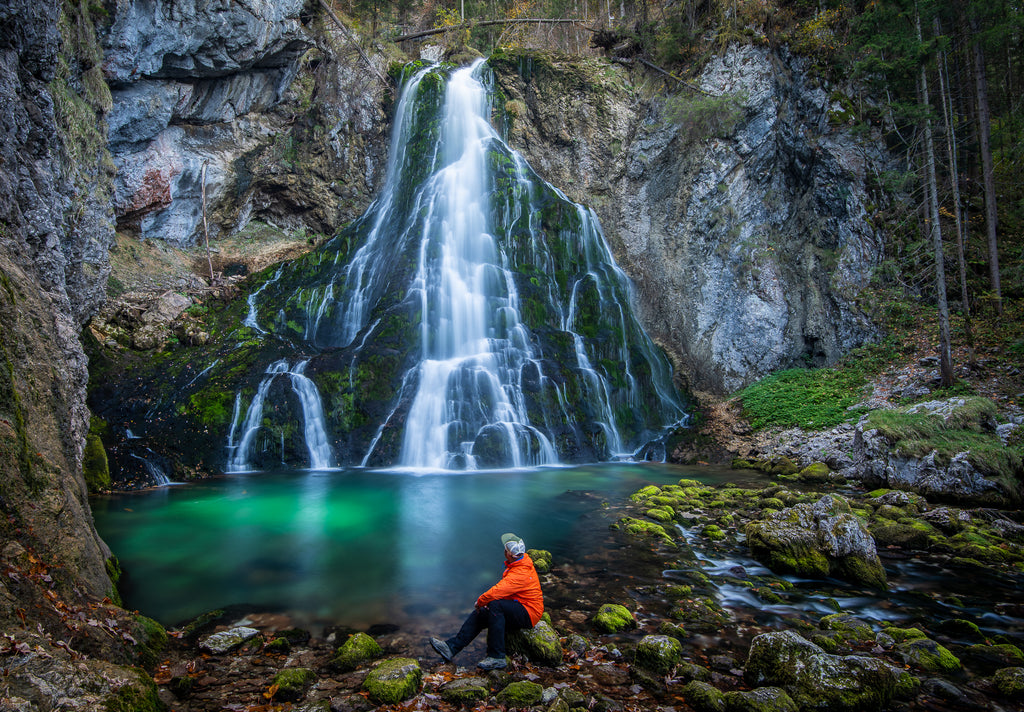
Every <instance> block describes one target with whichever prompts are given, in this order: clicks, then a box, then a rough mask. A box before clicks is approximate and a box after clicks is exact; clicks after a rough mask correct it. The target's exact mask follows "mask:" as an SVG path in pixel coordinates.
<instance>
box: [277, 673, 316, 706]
mask: <svg viewBox="0 0 1024 712" xmlns="http://www.w3.org/2000/svg"><path fill="white" fill-rule="evenodd" d="M315 681H316V673H315V672H313V671H312V670H310V669H309V668H286V669H284V670H281V671H280V672H278V673H277V674H276V675H274V679H273V681H272V682H271V685H276V686H277V693H276V694H275V695H274V697H275V698H276V699H278V700H280V701H282V702H296V701H298V700H301V699H302V698H303V697H305V695H306V692H307V691H308V690H309V688H310V686H311V685H312V684H313V683H314V682H315Z"/></svg>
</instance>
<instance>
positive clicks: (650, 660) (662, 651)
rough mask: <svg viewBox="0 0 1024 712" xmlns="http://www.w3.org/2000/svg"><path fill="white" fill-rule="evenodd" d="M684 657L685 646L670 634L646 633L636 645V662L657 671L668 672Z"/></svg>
mask: <svg viewBox="0 0 1024 712" xmlns="http://www.w3.org/2000/svg"><path fill="white" fill-rule="evenodd" d="M682 659H683V646H682V644H680V642H679V640H678V639H677V638H674V637H670V636H668V635H645V636H644V637H643V639H641V640H640V642H639V643H638V644H637V646H636V664H637V665H638V666H640V667H642V668H645V669H647V670H650V671H652V672H656V673H667V672H669V671H670V670H671V669H672V668H673V667H675V666H676V665H678V664H679V663H680V661H682Z"/></svg>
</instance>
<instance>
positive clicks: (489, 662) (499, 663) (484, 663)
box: [476, 658, 508, 670]
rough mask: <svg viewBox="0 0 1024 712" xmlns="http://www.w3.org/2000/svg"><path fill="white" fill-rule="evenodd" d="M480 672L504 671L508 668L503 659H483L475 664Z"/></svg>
mask: <svg viewBox="0 0 1024 712" xmlns="http://www.w3.org/2000/svg"><path fill="white" fill-rule="evenodd" d="M476 666H477V667H478V668H480V669H481V670H504V669H505V668H506V667H508V663H507V662H505V658H484V659H483V660H481V661H480V662H478V663H477V664H476Z"/></svg>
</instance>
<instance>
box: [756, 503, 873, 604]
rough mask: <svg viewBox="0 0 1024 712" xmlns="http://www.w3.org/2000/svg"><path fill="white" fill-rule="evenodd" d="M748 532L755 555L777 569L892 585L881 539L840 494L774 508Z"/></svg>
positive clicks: (805, 574) (806, 574)
mask: <svg viewBox="0 0 1024 712" xmlns="http://www.w3.org/2000/svg"><path fill="white" fill-rule="evenodd" d="M746 534H747V544H748V546H749V547H750V550H751V553H752V554H753V556H754V558H756V559H758V560H759V561H761V562H763V563H764V564H765V565H766V566H769V567H770V568H771V569H773V570H774V571H780V572H786V573H795V574H798V575H801V576H812V577H825V576H835V577H837V578H842V579H846V580H848V581H852V582H854V583H859V584H864V585H867V586H871V587H873V588H886V578H885V570H884V569H883V568H882V562H881V560H879V558H878V552H877V550H876V548H875V540H874V539H873V538H872V536H871V534H870V533H869V532H868V530H867V528H866V527H865V526H864V524H863V523H862V522H861V520H860V519H858V518H857V516H856V515H854V514H853V512H852V511H851V509H850V505H849V503H848V502H847V501H846V500H845V499H844V498H843V497H841V496H839V495H825V496H824V497H822V498H821V499H819V500H818V501H817V502H815V503H814V504H797V505H795V506H793V507H790V508H788V509H783V510H781V511H771V512H768V513H767V514H766V516H765V518H764V519H761V520H757V521H753V522H750V523H749V524H748V525H747V530H746Z"/></svg>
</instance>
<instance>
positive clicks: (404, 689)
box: [363, 658, 423, 705]
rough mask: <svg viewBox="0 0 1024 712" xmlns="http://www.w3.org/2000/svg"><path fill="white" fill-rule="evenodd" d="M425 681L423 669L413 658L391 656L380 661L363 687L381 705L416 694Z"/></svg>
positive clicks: (364, 681)
mask: <svg viewBox="0 0 1024 712" xmlns="http://www.w3.org/2000/svg"><path fill="white" fill-rule="evenodd" d="M422 681H423V671H422V670H421V669H420V665H419V663H418V662H416V661H415V660H413V659H412V658H391V659H389V660H384V661H382V662H380V663H378V664H377V665H376V666H375V667H374V668H373V669H372V670H370V672H369V674H368V675H367V676H366V679H365V680H363V689H364V690H366V692H367V694H369V696H370V699H371V700H372V701H374V702H376V703H377V704H379V705H393V704H395V703H398V702H401V701H402V700H407V699H409V698H410V697H412V696H413V695H415V694H416V693H417V692H418V691H419V689H420V683H421V682H422Z"/></svg>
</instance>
